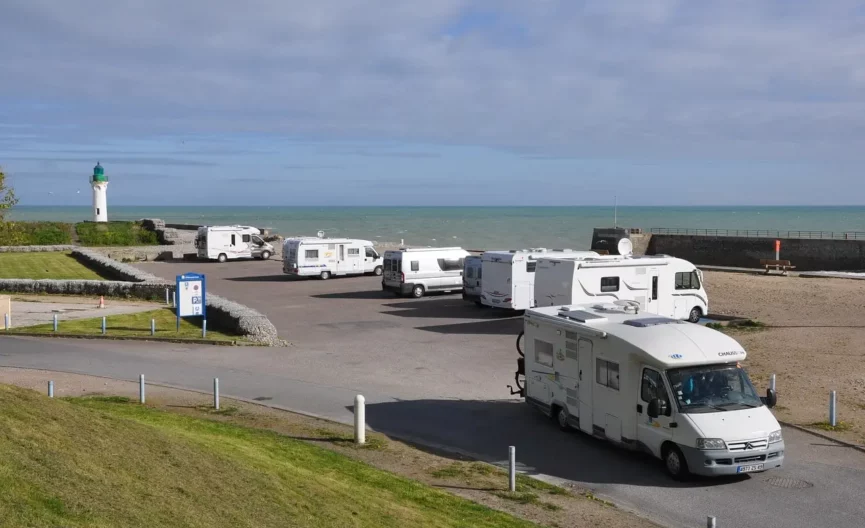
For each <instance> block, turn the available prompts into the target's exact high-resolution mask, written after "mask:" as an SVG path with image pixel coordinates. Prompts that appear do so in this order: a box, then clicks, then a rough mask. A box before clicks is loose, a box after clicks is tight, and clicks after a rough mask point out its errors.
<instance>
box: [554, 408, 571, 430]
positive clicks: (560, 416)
mask: <svg viewBox="0 0 865 528" xmlns="http://www.w3.org/2000/svg"><path fill="white" fill-rule="evenodd" d="M556 422H558V424H559V429H561V430H562V431H567V430H569V429H570V428H571V426H570V425H568V411H567V409H565V408H564V407H562V408H560V409H559V412H557V413H556Z"/></svg>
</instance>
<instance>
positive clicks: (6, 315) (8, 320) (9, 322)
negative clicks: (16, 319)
mask: <svg viewBox="0 0 865 528" xmlns="http://www.w3.org/2000/svg"><path fill="white" fill-rule="evenodd" d="M3 322H4V324H5V325H6V330H9V328H10V327H11V326H12V321H11V320H10V319H9V314H4V317H3Z"/></svg>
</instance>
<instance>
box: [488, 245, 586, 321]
mask: <svg viewBox="0 0 865 528" xmlns="http://www.w3.org/2000/svg"><path fill="white" fill-rule="evenodd" d="M541 257H551V258H557V259H581V258H590V257H600V255H599V254H598V253H595V252H594V251H573V250H570V249H553V250H547V249H543V248H540V249H520V250H510V251H485V252H484V254H483V275H484V283H483V292H482V293H481V303H482V304H484V305H486V306H492V307H494V308H505V309H508V310H525V309H527V308H531V307H533V306H534V305H535V270H536V266H537V263H538V259H539V258H541Z"/></svg>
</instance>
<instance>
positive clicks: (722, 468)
mask: <svg viewBox="0 0 865 528" xmlns="http://www.w3.org/2000/svg"><path fill="white" fill-rule="evenodd" d="M679 448H680V449H681V450H682V453H683V454H684V455H685V460H687V461H688V469H689V470H690V471H691V473H694V474H695V475H705V476H718V475H737V474H739V473H743V471H742V469H740V468H745V469H746V471H744V472H752V471H754V470H753V469H752V468H753V467H754V466H759V465H760V464H762V466H763V467H762V469H758V470H756V471H766V470H769V469H775V468H779V467H781V465H782V464H783V463H784V442H783V440H782V441H781V442H777V443H774V444H769V447H768V448H767V449H764V450H760V451H757V450H754V451H728V450H726V449H724V450H721V449H717V450H714V449H712V450H705V451H704V450H700V449H697V448H696V447H686V446H682V445H680V446H679Z"/></svg>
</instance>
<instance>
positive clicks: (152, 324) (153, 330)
mask: <svg viewBox="0 0 865 528" xmlns="http://www.w3.org/2000/svg"><path fill="white" fill-rule="evenodd" d="M150 335H156V319H151V320H150Z"/></svg>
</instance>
